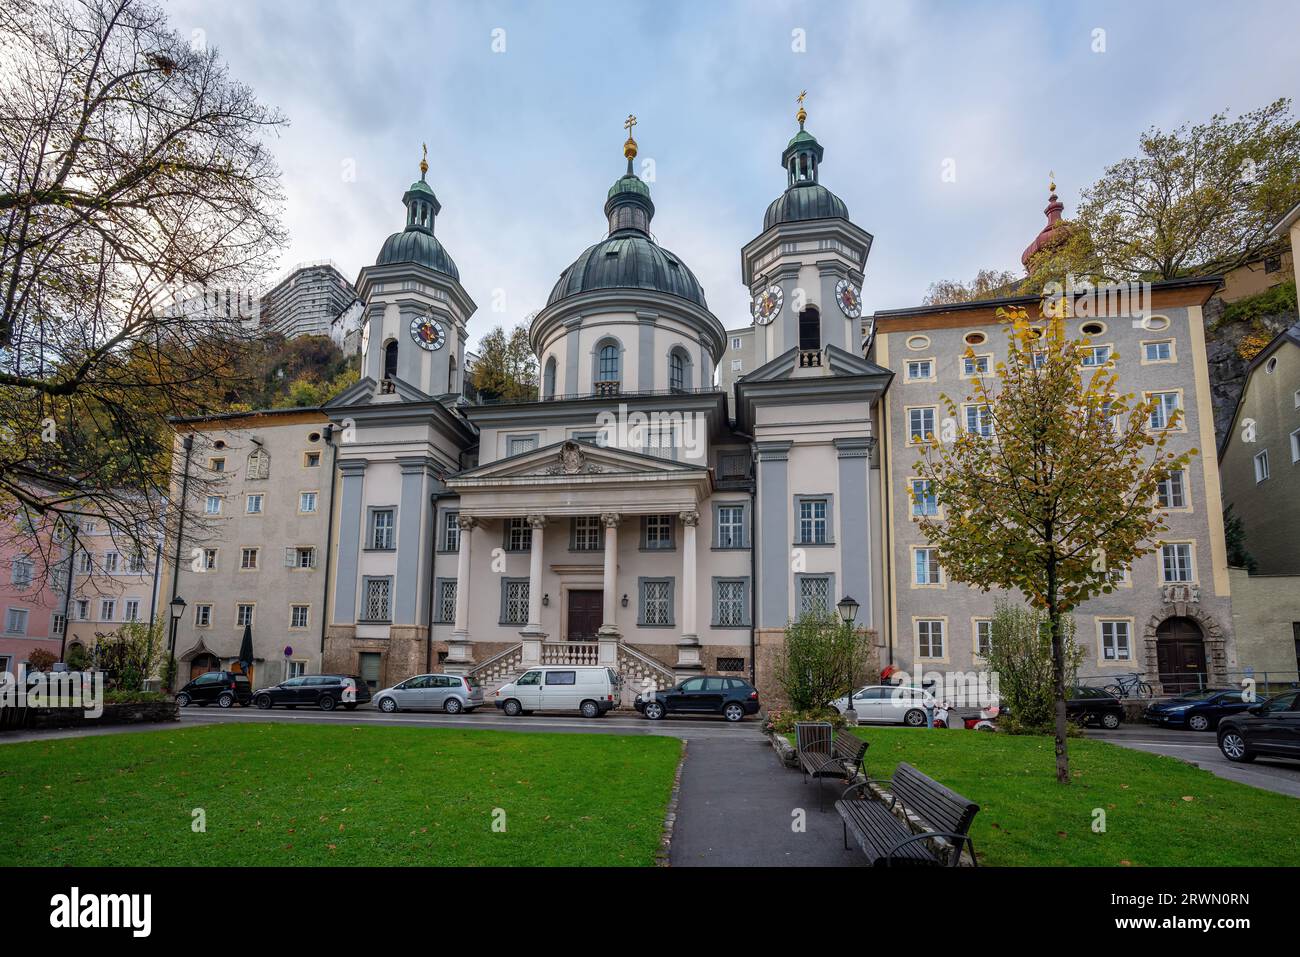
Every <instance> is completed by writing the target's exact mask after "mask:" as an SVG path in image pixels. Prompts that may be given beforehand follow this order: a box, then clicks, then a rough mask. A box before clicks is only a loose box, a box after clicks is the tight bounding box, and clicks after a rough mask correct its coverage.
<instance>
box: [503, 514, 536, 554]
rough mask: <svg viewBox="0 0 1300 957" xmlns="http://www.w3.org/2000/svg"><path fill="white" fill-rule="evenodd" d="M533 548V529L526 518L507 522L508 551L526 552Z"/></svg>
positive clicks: (512, 519)
mask: <svg viewBox="0 0 1300 957" xmlns="http://www.w3.org/2000/svg"><path fill="white" fill-rule="evenodd" d="M532 547H533V529H532V527H531V526H530V525H529V524H528V520H527V519H524V518H511V519H507V520H506V551H508V552H526V551H528V550H529V549H530V548H532Z"/></svg>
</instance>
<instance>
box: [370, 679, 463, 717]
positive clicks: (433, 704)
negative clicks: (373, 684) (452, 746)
mask: <svg viewBox="0 0 1300 957" xmlns="http://www.w3.org/2000/svg"><path fill="white" fill-rule="evenodd" d="M374 700H375V706H376V707H377V708H379V710H380V711H382V712H384V713H385V714H392V713H393V712H394V711H439V710H441V711H445V712H447V713H448V714H460V713H461V712H462V711H464V712H465V713H467V714H468V713H470V712H472V711H473V710H474V709H475V708H477V707H478V706H479V705H481V704H482V703H483V686H482V685H480V684H479V683H478V682H477V681H475V680H474V679H473V678H467V677H463V676H461V675H415V676H414V677H411V678H407V679H406V680H405V681H403V682H400V683H399V684H395V685H393V686H392V687H391V688H385V689H384V690H383V691H380V692H377V693H376V694H375V696H374Z"/></svg>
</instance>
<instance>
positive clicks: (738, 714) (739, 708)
mask: <svg viewBox="0 0 1300 957" xmlns="http://www.w3.org/2000/svg"><path fill="white" fill-rule="evenodd" d="M722 716H723V717H724V718H726V719H727V720H728V721H739V720H740V719H741V718H743V717H745V708H744V706H743V705H738V704H736V702H734V701H733V702H732V703H731V704H729V705H727V706H726V707H725V708H723V709H722Z"/></svg>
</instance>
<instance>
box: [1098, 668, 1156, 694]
mask: <svg viewBox="0 0 1300 957" xmlns="http://www.w3.org/2000/svg"><path fill="white" fill-rule="evenodd" d="M1102 690H1103V691H1105V692H1106V693H1107V694H1112V695H1114V696H1115V697H1116V698H1152V697H1155V691H1154V689H1152V687H1151V685H1149V684H1147V682H1146V681H1144V680H1143V678H1142V673H1141V672H1140V671H1132V672H1129V673H1128V674H1126V675H1119V676H1117V677H1116V678H1115V681H1114V683H1112V684H1108V685H1106V686H1104V687H1103V688H1102Z"/></svg>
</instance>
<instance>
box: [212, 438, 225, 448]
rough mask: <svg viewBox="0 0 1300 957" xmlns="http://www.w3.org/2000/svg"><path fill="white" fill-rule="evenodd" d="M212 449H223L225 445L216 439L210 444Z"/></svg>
mask: <svg viewBox="0 0 1300 957" xmlns="http://www.w3.org/2000/svg"><path fill="white" fill-rule="evenodd" d="M212 447H213V448H214V449H224V448H225V447H226V443H225V442H224V441H222V440H221V439H217V441H215V442H213V443H212Z"/></svg>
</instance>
